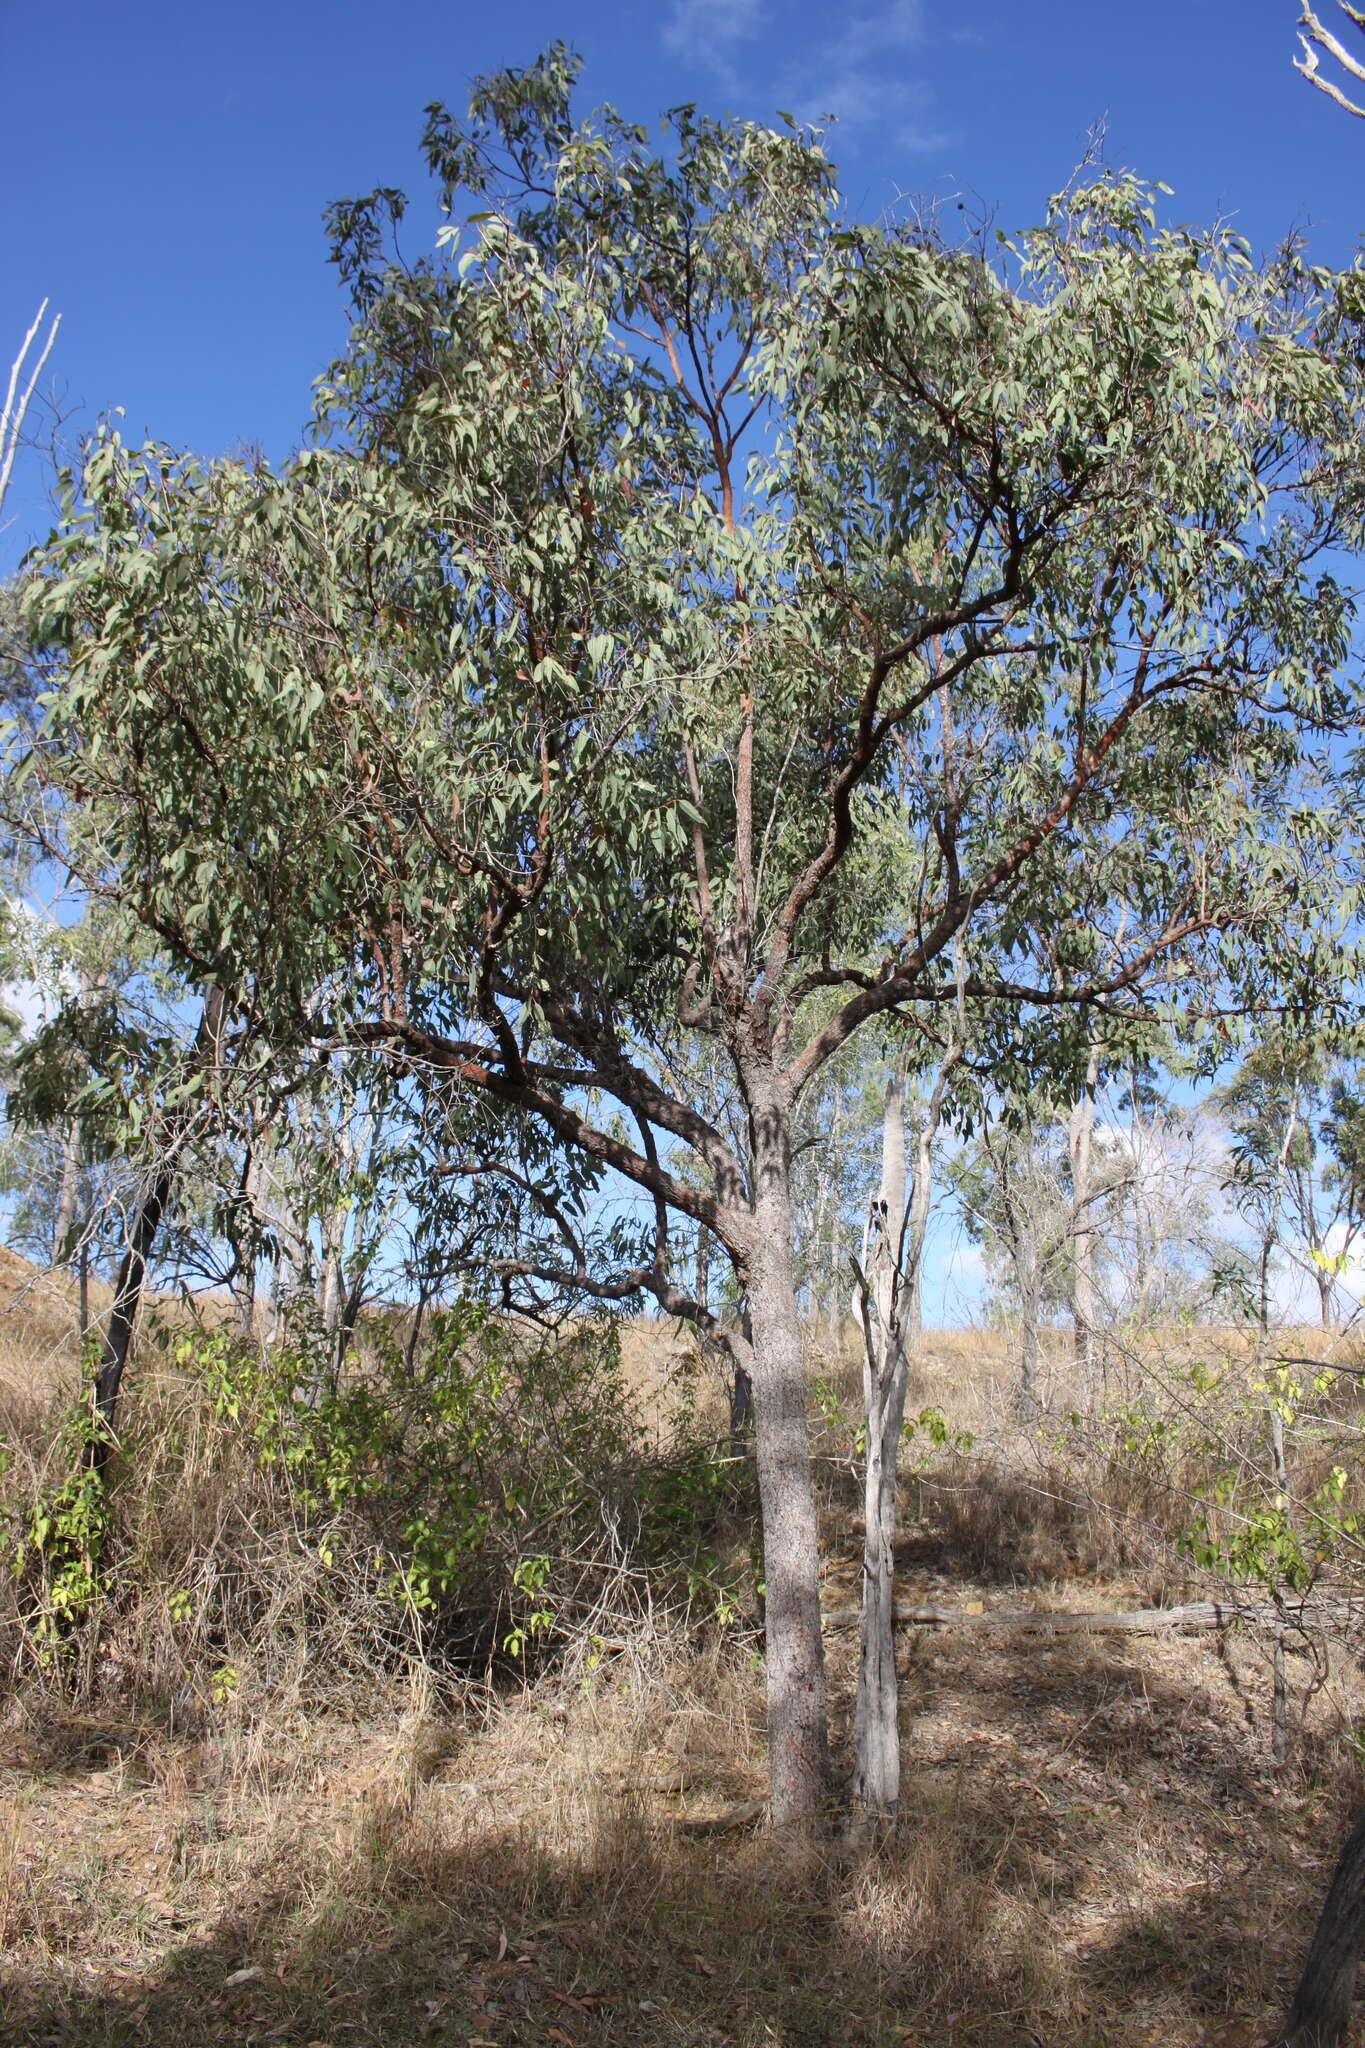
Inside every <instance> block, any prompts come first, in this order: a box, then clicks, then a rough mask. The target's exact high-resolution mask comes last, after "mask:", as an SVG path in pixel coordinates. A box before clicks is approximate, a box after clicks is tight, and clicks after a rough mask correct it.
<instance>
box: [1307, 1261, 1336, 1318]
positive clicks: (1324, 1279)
mask: <svg viewBox="0 0 1365 2048" xmlns="http://www.w3.org/2000/svg"><path fill="white" fill-rule="evenodd" d="M1313 1278H1314V1279H1315V1280H1316V1281H1317V1283H1318V1316H1319V1319H1320V1320H1321V1323H1322V1327H1323V1329H1324V1330H1330V1329H1331V1327H1332V1298H1333V1296H1334V1294H1335V1292H1336V1278H1335V1276H1334V1275H1333V1274H1331V1273H1324V1272H1323V1271H1322V1269H1321V1268H1320V1267H1319V1268H1317V1269H1316V1270H1315V1272H1314V1274H1313Z"/></svg>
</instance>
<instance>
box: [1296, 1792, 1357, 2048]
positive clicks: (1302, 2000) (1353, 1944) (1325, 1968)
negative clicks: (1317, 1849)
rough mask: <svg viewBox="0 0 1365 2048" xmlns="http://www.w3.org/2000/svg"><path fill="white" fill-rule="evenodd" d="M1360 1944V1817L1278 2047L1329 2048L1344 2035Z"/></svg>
mask: <svg viewBox="0 0 1365 2048" xmlns="http://www.w3.org/2000/svg"><path fill="white" fill-rule="evenodd" d="M1363 1943H1365V1813H1363V1814H1362V1815H1361V1816H1360V1819H1359V1820H1358V1821H1357V1822H1356V1824H1355V1826H1354V1827H1353V1828H1352V1830H1351V1832H1350V1834H1349V1835H1348V1836H1347V1838H1346V1846H1345V1848H1344V1849H1343V1850H1342V1852H1341V1855H1340V1858H1339V1859H1338V1862H1337V1867H1336V1870H1335V1872H1334V1873H1333V1876H1332V1882H1331V1885H1330V1887H1329V1888H1328V1892H1327V1898H1326V1901H1325V1903H1324V1905H1323V1908H1322V1915H1321V1917H1320V1919H1319V1921H1318V1924H1317V1928H1316V1930H1315V1932H1314V1935H1313V1941H1312V1946H1311V1947H1310V1948H1309V1951H1308V1960H1307V1962H1306V1963H1305V1964H1304V1966H1303V1975H1302V1977H1301V1978H1300V1979H1299V1988H1298V1990H1297V1991H1296V1992H1295V1993H1294V2003H1293V2004H1292V2005H1291V2006H1290V2008H1289V2018H1288V2020H1287V2022H1286V2026H1285V2034H1284V2041H1283V2048H1335V2043H1337V2042H1339V2041H1341V2040H1342V2039H1343V2038H1344V2036H1345V2033H1346V2028H1347V2024H1348V2022H1349V2020H1350V2017H1351V2001H1352V1999H1353V1998H1354V1996H1355V1988H1356V1969H1357V1966H1358V1964H1359V1962H1360V1951H1361V1946H1362V1944H1363Z"/></svg>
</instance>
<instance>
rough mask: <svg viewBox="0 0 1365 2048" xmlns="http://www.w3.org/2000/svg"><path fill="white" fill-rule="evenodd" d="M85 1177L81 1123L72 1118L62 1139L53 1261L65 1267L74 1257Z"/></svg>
mask: <svg viewBox="0 0 1365 2048" xmlns="http://www.w3.org/2000/svg"><path fill="white" fill-rule="evenodd" d="M80 1176H81V1125H80V1118H79V1117H74V1116H73V1117H71V1118H70V1119H69V1120H68V1122H67V1126H66V1136H65V1138H64V1139H63V1140H62V1177H61V1181H60V1183H59V1184H58V1189H57V1214H56V1218H55V1220H54V1222H53V1225H52V1264H53V1265H54V1266H63V1265H65V1264H66V1262H67V1260H68V1259H69V1258H70V1257H71V1246H72V1239H73V1236H74V1232H75V1223H76V1201H77V1196H78V1194H79V1191H80Z"/></svg>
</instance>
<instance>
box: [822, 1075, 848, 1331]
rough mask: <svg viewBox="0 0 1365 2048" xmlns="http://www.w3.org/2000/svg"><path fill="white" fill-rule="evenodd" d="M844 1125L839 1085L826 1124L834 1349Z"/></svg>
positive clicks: (839, 1299)
mask: <svg viewBox="0 0 1365 2048" xmlns="http://www.w3.org/2000/svg"><path fill="white" fill-rule="evenodd" d="M843 1122H844V1090H843V1085H842V1083H841V1082H837V1081H836V1082H835V1084H834V1111H833V1114H832V1115H831V1117H830V1121H829V1180H830V1197H829V1291H828V1293H827V1294H826V1296H825V1323H826V1327H827V1328H828V1331H829V1341H830V1346H831V1348H837V1346H838V1342H839V1331H840V1328H841V1326H842V1323H843V1315H844V1310H843V1284H844V1276H843V1273H842V1271H841V1270H840V1268H841V1264H842V1259H843V1244H842V1237H843V1232H842V1230H841V1228H840V1217H839V1197H840V1195H841V1194H842V1192H843V1187H842V1176H841V1172H840V1160H839V1139H840V1136H841V1135H842V1131H843Z"/></svg>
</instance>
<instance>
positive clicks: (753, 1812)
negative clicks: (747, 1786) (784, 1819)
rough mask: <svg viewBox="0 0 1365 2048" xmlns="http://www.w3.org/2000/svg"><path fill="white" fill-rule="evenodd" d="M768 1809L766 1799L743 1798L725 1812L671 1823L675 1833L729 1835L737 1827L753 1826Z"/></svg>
mask: <svg viewBox="0 0 1365 2048" xmlns="http://www.w3.org/2000/svg"><path fill="white" fill-rule="evenodd" d="M767 1810H768V1802H767V1800H766V1799H741V1800H740V1801H739V1803H738V1805H736V1806H727V1807H726V1809H725V1811H724V1813H716V1814H708V1815H707V1816H706V1818H705V1819H703V1820H685V1819H675V1820H673V1821H671V1822H670V1823H669V1824H670V1826H671V1827H672V1829H673V1832H674V1834H675V1835H728V1834H730V1833H731V1832H732V1831H733V1830H734V1829H736V1828H747V1827H752V1826H753V1824H754V1822H755V1821H756V1820H761V1819H762V1818H763V1816H764V1814H765V1813H766V1812H767Z"/></svg>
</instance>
